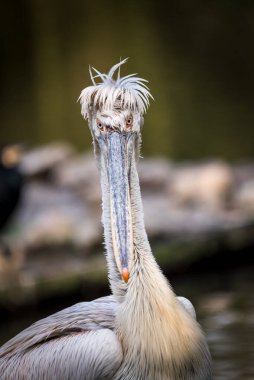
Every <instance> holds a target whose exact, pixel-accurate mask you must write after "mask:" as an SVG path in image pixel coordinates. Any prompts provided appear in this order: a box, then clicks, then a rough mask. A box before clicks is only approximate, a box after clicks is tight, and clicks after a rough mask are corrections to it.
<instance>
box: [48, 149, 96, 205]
mask: <svg viewBox="0 0 254 380" xmlns="http://www.w3.org/2000/svg"><path fill="white" fill-rule="evenodd" d="M55 177H56V181H57V184H59V185H61V186H62V187H66V188H69V189H72V190H75V191H78V193H79V194H80V195H81V196H82V197H83V198H84V199H86V200H87V201H88V202H91V203H94V202H95V203H98V202H100V201H101V189H100V177H99V170H98V167H97V165H96V161H95V159H94V155H93V154H92V153H89V154H85V155H82V156H79V157H75V158H72V159H70V160H69V161H68V162H67V163H63V164H61V165H59V167H58V168H57V171H56V173H55Z"/></svg>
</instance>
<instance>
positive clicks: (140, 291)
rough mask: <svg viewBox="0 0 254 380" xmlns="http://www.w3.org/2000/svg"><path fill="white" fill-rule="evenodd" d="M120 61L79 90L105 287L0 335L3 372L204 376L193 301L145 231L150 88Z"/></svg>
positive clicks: (59, 376) (173, 379)
mask: <svg viewBox="0 0 254 380" xmlns="http://www.w3.org/2000/svg"><path fill="white" fill-rule="evenodd" d="M125 61H126V60H123V61H121V62H120V63H118V64H117V65H115V66H113V67H112V69H111V70H110V71H109V73H108V74H102V73H100V72H99V71H97V70H96V69H93V70H94V72H95V74H93V72H92V70H91V69H90V74H91V79H92V82H93V84H92V85H91V86H90V87H87V88H85V89H84V90H83V91H82V92H81V95H80V102H81V110H82V111H81V112H82V115H83V116H84V118H85V119H88V123H89V127H90V130H91V133H92V137H93V143H94V150H95V155H96V157H97V160H98V164H99V165H98V166H99V170H100V178H101V189H102V207H103V213H102V222H103V226H104V236H105V246H106V259H107V267H108V277H109V282H110V286H111V290H112V295H111V296H109V297H103V298H100V299H97V300H95V301H92V302H88V303H87V302H82V303H79V304H76V305H74V306H72V307H69V308H67V309H65V310H62V311H60V312H58V313H56V314H53V315H51V316H49V317H48V318H45V319H42V320H40V321H38V322H36V323H34V324H33V325H32V326H30V327H28V328H27V329H25V330H24V331H22V332H21V333H20V334H18V335H17V336H16V337H14V338H13V339H11V340H10V341H9V342H7V343H5V344H4V345H3V346H2V347H1V348H0V379H1V380H23V379H24V380H25V379H26V380H67V379H73V380H210V379H211V378H212V375H211V358H210V353H209V349H208V346H207V343H206V340H205V337H204V334H203V332H202V330H201V328H200V326H199V324H198V323H197V321H196V318H195V311H194V309H193V306H192V304H191V303H190V302H189V301H188V300H187V299H185V298H183V297H176V295H175V294H174V292H173V290H172V288H171V286H170V284H169V282H168V281H167V279H166V278H165V277H164V275H163V274H162V272H161V270H160V268H159V267H158V265H157V263H156V261H155V259H154V256H153V254H152V251H151V248H150V245H149V242H148V238H147V235H146V231H145V226H144V218H143V210H142V202H141V194H140V186H139V179H138V174H137V168H136V164H137V160H138V157H139V149H140V144H141V128H142V125H143V116H144V113H145V111H146V109H147V107H148V105H149V98H150V97H151V95H150V92H149V89H148V88H147V86H146V85H145V83H144V82H145V81H144V80H143V79H141V78H137V77H136V76H135V74H133V75H129V76H126V77H122V78H120V66H121V65H122V64H123V63H125ZM117 70H118V76H117V78H116V79H114V78H113V76H114V75H115V73H116V71H117ZM95 78H97V79H98V78H99V80H100V83H96V81H95Z"/></svg>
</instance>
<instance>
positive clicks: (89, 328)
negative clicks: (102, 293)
mask: <svg viewBox="0 0 254 380" xmlns="http://www.w3.org/2000/svg"><path fill="white" fill-rule="evenodd" d="M116 307H117V304H116V302H115V301H114V299H113V297H104V298H100V299H98V300H95V301H92V302H88V303H87V302H82V303H79V304H77V305H74V306H72V307H70V308H67V309H64V310H62V311H60V312H59V313H56V314H53V315H52V316H50V317H48V318H45V319H42V320H40V321H38V322H36V323H35V324H33V325H32V326H30V327H29V328H27V329H26V330H24V331H22V332H21V333H20V334H18V335H17V336H16V337H14V338H13V339H11V340H10V341H9V342H7V343H6V344H5V345H4V346H2V348H0V378H1V379H3V380H7V379H8V380H11V379H13V380H14V379H15V380H16V379H19V380H22V379H26V380H35V379H36V380H41V379H43V380H44V379H45V380H46V379H48V380H65V379H75V380H76V379H82V380H95V379H105V380H107V379H112V377H113V375H114V373H115V372H116V371H117V369H118V368H119V366H120V364H121V361H122V348H121V344H120V342H119V341H118V339H117V336H116V335H115V333H114V331H113V326H114V319H115V312H116Z"/></svg>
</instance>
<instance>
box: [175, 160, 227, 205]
mask: <svg viewBox="0 0 254 380" xmlns="http://www.w3.org/2000/svg"><path fill="white" fill-rule="evenodd" d="M232 185H233V175H232V171H231V169H230V167H229V166H228V165H227V164H225V163H222V162H211V163H205V164H198V165H190V166H187V167H179V168H178V169H177V170H175V172H174V175H173V179H172V181H171V187H170V190H171V195H172V196H173V197H174V198H175V200H176V202H177V203H178V204H179V205H180V206H181V205H190V206H191V205H192V206H198V205H201V206H206V207H210V208H214V207H215V208H225V207H226V206H227V200H228V199H229V197H230V193H231V190H232Z"/></svg>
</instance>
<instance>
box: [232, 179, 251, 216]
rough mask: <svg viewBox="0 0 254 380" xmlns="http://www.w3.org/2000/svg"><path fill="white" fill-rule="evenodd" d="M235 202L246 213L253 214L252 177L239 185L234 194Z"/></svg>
mask: <svg viewBox="0 0 254 380" xmlns="http://www.w3.org/2000/svg"><path fill="white" fill-rule="evenodd" d="M235 204H236V207H239V208H240V209H241V210H245V212H246V213H247V214H254V179H252V180H249V181H247V182H245V183H243V184H242V185H241V186H239V188H238V189H237V191H236V194H235Z"/></svg>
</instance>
